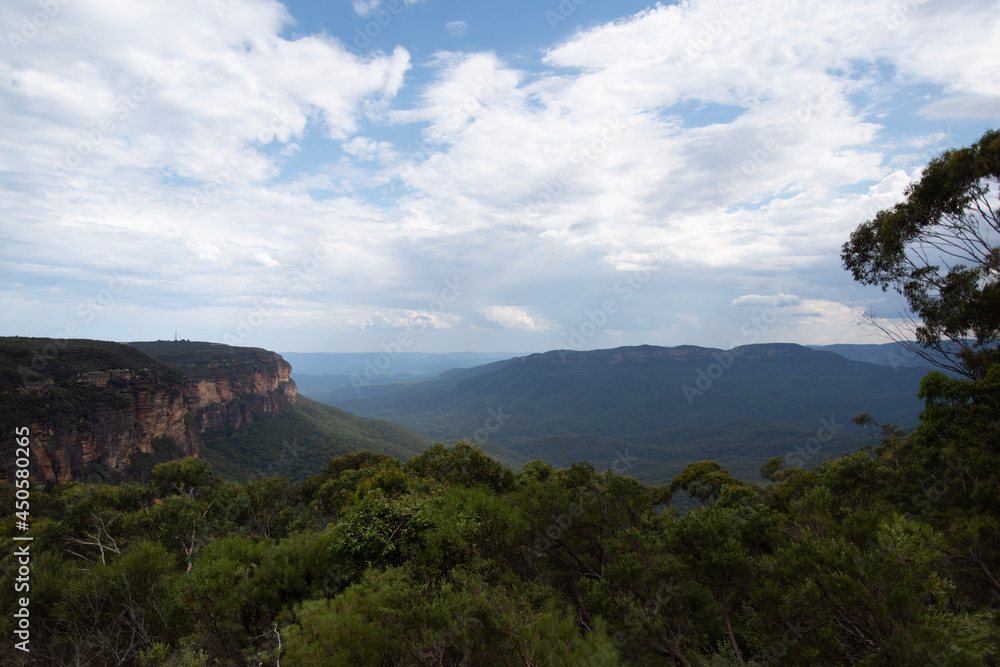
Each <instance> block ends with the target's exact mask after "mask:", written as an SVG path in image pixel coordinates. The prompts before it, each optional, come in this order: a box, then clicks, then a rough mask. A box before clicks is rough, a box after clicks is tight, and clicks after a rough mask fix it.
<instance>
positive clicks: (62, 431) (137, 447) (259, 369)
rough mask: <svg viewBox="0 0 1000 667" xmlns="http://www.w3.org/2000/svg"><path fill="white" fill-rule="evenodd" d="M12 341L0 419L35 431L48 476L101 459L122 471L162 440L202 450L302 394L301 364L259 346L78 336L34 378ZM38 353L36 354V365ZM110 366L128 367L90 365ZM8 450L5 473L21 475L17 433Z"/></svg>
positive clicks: (38, 467) (71, 473)
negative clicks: (216, 434)
mask: <svg viewBox="0 0 1000 667" xmlns="http://www.w3.org/2000/svg"><path fill="white" fill-rule="evenodd" d="M44 340H45V339H20V340H19V341H17V343H21V345H22V347H23V346H24V344H23V341H35V345H34V347H35V349H42V347H43V346H42V345H41V342H42V341H44ZM6 341H10V339H3V341H0V361H2V362H5V365H6V369H4V370H7V373H6V375H5V376H4V377H3V380H4V381H5V382H4V383H3V384H2V385H0V415H2V419H0V421H2V422H3V427H4V432H5V435H8V434H13V433H14V430H15V429H16V428H18V427H24V426H28V427H29V428H30V429H31V435H30V442H31V452H32V457H31V465H30V470H31V473H32V475H33V476H35V477H37V478H39V479H43V480H45V481H68V480H72V479H83V478H84V477H85V475H86V472H87V471H88V469H89V468H90V467H91V466H94V465H104V466H107V467H108V468H110V469H112V470H114V471H122V470H124V469H126V468H128V466H129V465H130V463H131V462H132V457H133V456H134V455H135V454H136V453H139V452H141V453H145V454H150V453H153V451H154V448H153V441H154V440H156V439H157V438H172V439H173V441H174V443H176V449H174V451H177V453H178V454H181V453H182V454H183V455H186V456H191V455H197V454H198V453H199V444H200V442H201V436H202V434H203V433H205V432H206V431H209V430H211V429H238V428H239V427H240V426H242V425H244V424H247V423H250V422H252V421H253V420H254V419H255V417H256V416H257V415H260V414H263V413H273V414H284V413H287V412H288V411H290V410H291V407H292V403H293V402H294V401H295V399H296V389H295V383H294V382H293V381H292V379H291V370H292V367H291V366H290V365H289V364H288V363H287V362H286V361H285V360H284V359H282V358H281V357H280V356H279V355H278V354H275V353H273V352H268V351H266V350H260V349H257V348H233V347H229V346H224V345H214V344H210V343H190V342H186V341H181V342H178V343H173V344H171V343H162V342H161V343H136V344H133V345H132V346H129V345H124V344H119V343H105V342H102V341H72V345H69V346H67V347H66V348H65V350H64V351H61V352H59V351H58V350H57V352H58V354H56V353H54V354H53V355H52V357H51V360H52V361H51V362H50V363H49V364H47V366H45V367H44V368H42V369H41V371H38V372H33V373H30V374H29V373H25V372H23V369H25V368H28V366H26V363H27V359H28V358H27V357H24V359H25V361H24V362H22V363H20V364H18V363H17V362H18V361H19V359H18V358H17V354H18V353H19V352H21V351H20V350H19V349H18V348H17V345H16V344H15V342H7V344H6V346H5V345H4V344H3V343H4V342H6ZM89 343H92V344H93V345H90V346H88V344H89ZM115 346H117V347H115ZM144 348H147V349H144ZM164 350H166V352H164ZM144 351H145V352H146V354H144V353H143V352H144ZM158 353H159V354H158ZM147 354H148V355H149V356H147ZM157 357H160V358H159V359H157ZM37 359H38V355H37V353H36V354H35V357H34V358H33V360H34V361H35V362H36V363H35V368H38V367H39V364H38V363H37ZM109 363H114V364H115V365H118V364H123V365H126V366H127V367H123V368H117V367H112V368H101V369H98V370H81V369H82V368H86V367H90V368H93V367H94V366H101V365H107V364H109ZM3 365H4V364H0V368H2V366H3ZM15 368H16V369H20V370H21V371H22V372H21V373H20V377H21V378H22V379H21V380H20V381H17V380H13V379H12V378H13V377H14V376H13V371H11V370H9V369H15ZM8 422H10V423H8ZM0 451H2V458H0V479H3V478H7V479H13V473H14V470H13V465H14V460H15V456H14V451H13V438H5V441H4V442H3V443H0Z"/></svg>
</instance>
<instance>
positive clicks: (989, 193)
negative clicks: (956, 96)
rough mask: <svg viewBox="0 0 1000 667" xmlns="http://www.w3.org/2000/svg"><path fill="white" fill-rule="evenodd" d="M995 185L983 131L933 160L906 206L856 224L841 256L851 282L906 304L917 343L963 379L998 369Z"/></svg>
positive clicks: (996, 155) (996, 173) (996, 157)
mask: <svg viewBox="0 0 1000 667" xmlns="http://www.w3.org/2000/svg"><path fill="white" fill-rule="evenodd" d="M998 185H1000V132H997V131H995V130H991V131H988V132H986V134H984V135H983V136H982V138H981V139H980V140H979V141H977V142H976V143H974V144H972V145H971V146H969V147H967V148H961V149H956V150H949V151H946V152H945V153H944V154H943V155H941V156H939V157H937V158H935V159H933V160H931V162H930V163H929V164H928V165H927V167H926V168H925V169H924V170H923V172H922V174H921V177H920V181H919V182H917V183H915V184H912V185H910V186H909V187H908V188H907V191H906V199H905V200H904V201H902V202H900V203H899V204H896V205H895V206H894V207H893V208H891V209H887V210H884V211H881V212H879V213H878V215H876V216H875V218H874V219H872V220H869V221H867V222H865V223H863V224H861V225H860V226H859V227H858V228H857V229H856V230H854V232H853V233H852V234H851V239H850V241H848V242H847V243H845V244H844V248H843V253H842V259H843V262H844V267H845V268H846V269H848V270H849V271H851V273H852V274H853V276H854V279H855V280H857V281H858V282H860V283H862V284H866V285H877V286H879V287H881V288H882V289H883V290H887V289H888V288H890V287H892V288H893V289H894V290H896V291H897V292H899V293H900V294H902V295H903V296H904V297H906V300H907V302H908V304H909V306H910V310H912V311H913V313H915V314H916V316H917V317H918V318H919V319H920V320H921V322H920V326H918V327H917V330H916V335H917V341H918V342H919V343H921V344H922V345H924V346H925V347H928V348H932V349H935V350H937V351H940V352H944V353H945V356H946V357H947V358H949V359H950V360H951V361H950V363H946V364H944V365H945V366H946V367H948V368H950V369H951V370H955V371H958V372H960V373H962V374H964V375H967V376H968V377H971V378H981V377H983V375H984V373H985V371H986V368H987V367H988V366H990V365H992V364H994V363H996V361H997V360H998V359H1000V356H998V351H997V349H996V345H995V343H996V342H997V340H998V336H1000V283H998V282H997V272H998V269H1000V248H998V247H996V246H993V245H991V241H992V240H993V235H994V234H996V233H997V232H998V231H1000V212H998V211H997V209H996V208H995V205H994V202H995V196H996V188H997V186H998ZM942 267H944V268H942ZM970 337H971V338H974V340H973V341H970V340H968V339H969V338H970ZM942 340H945V341H947V340H950V341H951V342H952V343H954V344H955V345H957V346H958V348H959V351H958V352H956V353H952V352H951V350H952V348H949V347H947V346H942V344H941V343H942Z"/></svg>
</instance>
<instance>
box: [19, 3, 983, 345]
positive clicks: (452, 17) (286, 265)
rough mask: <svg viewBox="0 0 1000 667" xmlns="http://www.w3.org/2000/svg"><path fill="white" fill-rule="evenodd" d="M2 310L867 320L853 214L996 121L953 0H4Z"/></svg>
mask: <svg viewBox="0 0 1000 667" xmlns="http://www.w3.org/2000/svg"><path fill="white" fill-rule="evenodd" d="M0 27H2V34H3V44H0V75H2V76H0V121H2V122H0V189H2V198H3V202H4V204H3V207H2V209H0V301H2V308H3V313H4V315H3V318H2V320H0V335H21V336H51V337H56V338H67V337H68V338H93V339H102V340H116V341H134V340H157V339H173V338H174V337H175V335H176V336H179V337H180V338H184V339H190V340H206V341H214V342H220V343H229V344H232V345H248V346H254V347H264V348H267V349H272V350H277V351H284V352H382V353H385V354H389V355H392V354H397V353H399V352H454V351H483V352H500V351H504V352H506V351H509V352H517V353H527V352H540V351H546V350H552V349H578V350H583V349H598V348H612V347H618V346H621V345H639V344H651V345H666V346H674V345H681V344H695V345H703V346H709V347H720V348H725V349H728V348H731V347H735V346H737V345H743V344H750V343H760V342H794V343H801V344H814V345H823V344H832V343H878V342H884V339H883V338H881V337H880V336H879V335H878V332H877V330H875V329H873V328H872V327H871V326H866V325H865V324H864V315H865V313H869V312H872V313H874V314H875V315H876V316H879V317H888V318H897V317H900V316H901V315H902V314H903V307H904V304H903V303H902V302H901V300H900V299H899V298H898V297H897V296H896V295H894V294H892V293H891V292H890V293H888V294H886V293H883V292H881V291H880V290H878V289H876V288H869V287H863V286H860V285H857V284H855V283H854V282H853V281H852V279H851V277H850V275H849V274H848V273H847V272H846V271H844V270H843V268H842V267H841V261H840V249H841V246H842V245H843V244H844V242H845V241H847V239H848V237H849V235H850V232H851V231H852V230H853V229H855V228H856V227H857V226H858V225H859V224H860V223H861V222H863V221H865V220H867V219H869V218H871V217H873V216H874V214H875V213H876V212H878V211H879V210H881V209H883V208H886V207H890V206H892V205H893V204H895V203H896V202H898V201H900V200H901V199H902V198H903V196H904V191H905V188H906V186H907V185H908V184H909V183H911V182H913V181H914V180H916V179H919V176H920V170H921V168H922V167H923V166H924V165H926V163H927V162H928V161H929V160H930V159H932V158H933V157H935V156H936V155H939V154H940V153H941V152H942V151H944V150H947V149H949V148H958V147H962V146H966V145H969V144H971V143H972V142H973V141H975V140H976V139H978V138H979V137H980V136H982V134H983V133H984V132H985V131H986V130H988V129H994V128H997V126H998V124H1000V123H998V118H1000V49H997V47H996V45H997V44H998V43H1000V12H997V6H996V3H995V2H988V1H977V0H966V1H963V2H953V3H947V2H944V1H943V0H909V1H908V2H898V1H895V0H894V1H892V2H888V1H881V0H875V1H872V0H864V1H854V0H844V1H842V2H836V3H828V2H822V3H821V2H794V1H782V0H762V1H760V2H757V1H752V2H751V1H749V0H747V1H742V0H692V1H691V2H682V3H664V4H653V5H650V4H646V3H643V2H633V1H630V0H626V1H619V2H613V3H612V2H608V1H606V0H561V1H559V0H549V1H544V0H543V1H541V2H530V1H528V0H504V1H503V2H500V1H499V0H482V1H481V2H458V1H457V0H356V1H355V2H346V1H331V2H318V1H312V0H294V1H290V2H287V3H285V4H281V3H279V2H274V1H271V0H141V1H140V0H116V1H115V2H113V3H112V2H108V1H107V0H34V1H32V0H8V1H6V2H4V3H3V5H2V7H0Z"/></svg>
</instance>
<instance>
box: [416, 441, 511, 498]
mask: <svg viewBox="0 0 1000 667" xmlns="http://www.w3.org/2000/svg"><path fill="white" fill-rule="evenodd" d="M406 469H407V470H409V471H410V472H413V473H415V474H417V475H419V476H421V477H430V478H432V479H436V480H438V481H439V482H444V483H447V484H461V485H463V486H468V487H472V486H475V485H477V484H481V485H483V486H486V487H489V488H490V489H493V490H494V491H496V492H497V493H503V492H504V491H507V490H509V489H510V488H511V486H512V485H513V483H514V474H513V473H512V472H511V471H510V469H509V468H507V467H506V466H503V465H502V464H501V463H500V462H499V461H497V460H496V459H494V458H491V457H489V456H487V455H486V454H484V453H483V452H482V450H480V449H479V447H476V446H475V445H471V444H469V443H468V442H465V441H464V440H463V441H459V442H457V443H455V445H454V446H452V447H446V446H445V445H442V444H441V443H438V444H436V445H434V446H433V447H431V448H430V449H428V450H427V451H425V452H424V453H423V454H421V455H419V456H415V457H413V458H412V459H410V460H409V462H408V463H407V464H406Z"/></svg>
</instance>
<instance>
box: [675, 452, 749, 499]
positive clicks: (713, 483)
mask: <svg viewBox="0 0 1000 667" xmlns="http://www.w3.org/2000/svg"><path fill="white" fill-rule="evenodd" d="M742 485H743V482H741V481H740V480H738V479H736V478H735V477H733V476H732V475H730V474H729V473H728V472H726V471H725V470H723V469H722V466H721V465H719V464H718V463H716V462H715V461H698V462H696V463H692V464H690V465H688V467H687V468H685V469H684V472H682V473H681V474H680V475H677V476H676V477H674V479H673V481H671V482H670V492H671V493H677V491H684V492H685V493H687V494H688V496H689V497H690V498H691V499H692V500H695V501H697V502H699V503H702V504H709V505H711V504H712V503H714V502H715V501H717V500H718V499H719V497H720V496H722V492H723V490H724V489H725V488H726V486H742Z"/></svg>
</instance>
